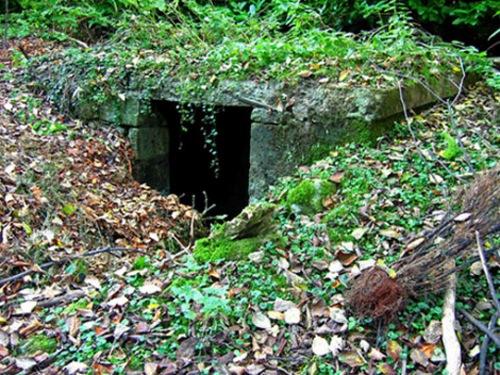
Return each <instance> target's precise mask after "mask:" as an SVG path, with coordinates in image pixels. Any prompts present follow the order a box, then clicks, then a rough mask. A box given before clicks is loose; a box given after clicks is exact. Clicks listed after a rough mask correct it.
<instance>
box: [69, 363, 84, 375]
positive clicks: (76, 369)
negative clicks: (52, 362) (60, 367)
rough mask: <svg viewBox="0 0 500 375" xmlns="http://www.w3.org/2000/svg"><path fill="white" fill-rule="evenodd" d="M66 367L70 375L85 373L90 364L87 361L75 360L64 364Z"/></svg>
mask: <svg viewBox="0 0 500 375" xmlns="http://www.w3.org/2000/svg"><path fill="white" fill-rule="evenodd" d="M64 369H65V370H66V373H67V374H68V375H74V374H84V373H86V372H87V369H88V366H87V365H86V364H85V363H82V362H76V361H73V362H71V363H69V364H67V365H66V366H64Z"/></svg>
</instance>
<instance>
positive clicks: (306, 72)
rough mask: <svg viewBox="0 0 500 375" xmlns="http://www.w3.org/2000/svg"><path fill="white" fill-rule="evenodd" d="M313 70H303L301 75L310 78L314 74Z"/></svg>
mask: <svg viewBox="0 0 500 375" xmlns="http://www.w3.org/2000/svg"><path fill="white" fill-rule="evenodd" d="M312 74H313V73H312V72H311V71H310V70H302V71H300V72H299V76H300V77H302V78H309V77H311V76H312Z"/></svg>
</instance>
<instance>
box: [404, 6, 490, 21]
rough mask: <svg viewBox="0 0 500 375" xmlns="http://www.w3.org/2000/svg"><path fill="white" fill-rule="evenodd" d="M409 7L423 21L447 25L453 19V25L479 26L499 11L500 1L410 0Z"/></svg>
mask: <svg viewBox="0 0 500 375" xmlns="http://www.w3.org/2000/svg"><path fill="white" fill-rule="evenodd" d="M408 5H409V6H410V8H411V9H412V10H413V11H415V12H416V14H418V16H419V18H420V19H421V20H422V21H430V22H436V23H441V24H442V23H445V22H446V21H447V20H448V19H451V22H452V24H453V25H461V24H464V25H469V26H477V25H478V24H480V23H481V22H484V20H485V18H487V17H490V16H491V15H493V14H494V13H495V12H497V11H498V6H499V3H498V0H476V1H464V0H459V1H453V2H450V1H446V0H430V1H429V0H409V1H408Z"/></svg>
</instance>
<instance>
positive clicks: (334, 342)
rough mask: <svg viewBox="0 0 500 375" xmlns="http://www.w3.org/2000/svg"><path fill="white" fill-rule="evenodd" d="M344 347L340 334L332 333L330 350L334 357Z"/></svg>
mask: <svg viewBox="0 0 500 375" xmlns="http://www.w3.org/2000/svg"><path fill="white" fill-rule="evenodd" d="M343 348H344V339H343V338H342V337H340V336H337V335H333V336H332V339H331V340H330V352H331V353H332V355H333V356H334V357H336V356H337V354H339V353H340V351H341V350H342V349H343Z"/></svg>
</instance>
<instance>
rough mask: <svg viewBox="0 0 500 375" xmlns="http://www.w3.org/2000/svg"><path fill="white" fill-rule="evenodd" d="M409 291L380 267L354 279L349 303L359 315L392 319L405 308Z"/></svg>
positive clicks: (348, 299) (349, 293) (348, 296)
mask: <svg viewBox="0 0 500 375" xmlns="http://www.w3.org/2000/svg"><path fill="white" fill-rule="evenodd" d="M406 297H407V293H406V291H405V289H404V288H403V287H402V286H401V285H400V284H399V283H398V282H397V280H395V279H391V278H390V277H389V275H388V274H387V272H385V271H384V270H383V269H382V268H380V267H373V268H371V269H369V270H367V271H365V272H363V273H362V274H361V275H360V276H359V277H358V278H356V279H355V280H354V281H353V284H352V286H351V288H350V290H349V292H348V294H347V303H348V305H349V306H350V307H351V309H352V310H353V311H354V313H355V314H356V315H357V316H360V317H370V318H374V319H381V320H383V321H385V322H388V321H390V320H392V319H393V318H394V317H395V316H396V314H398V313H399V312H400V311H401V310H403V308H404V306H405V303H406Z"/></svg>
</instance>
